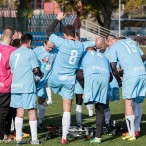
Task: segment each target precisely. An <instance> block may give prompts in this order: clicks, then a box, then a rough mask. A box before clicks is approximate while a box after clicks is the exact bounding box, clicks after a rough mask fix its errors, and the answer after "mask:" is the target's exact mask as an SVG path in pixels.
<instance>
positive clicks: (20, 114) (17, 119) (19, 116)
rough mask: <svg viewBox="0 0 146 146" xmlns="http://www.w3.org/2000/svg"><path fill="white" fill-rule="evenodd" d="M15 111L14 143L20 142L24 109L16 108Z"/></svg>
mask: <svg viewBox="0 0 146 146" xmlns="http://www.w3.org/2000/svg"><path fill="white" fill-rule="evenodd" d="M16 111H17V114H16V117H15V128H16V141H18V142H19V141H20V142H21V140H22V127H23V116H24V109H23V108H22V107H21V108H17V109H16Z"/></svg>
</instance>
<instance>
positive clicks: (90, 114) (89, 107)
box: [86, 104, 93, 117]
mask: <svg viewBox="0 0 146 146" xmlns="http://www.w3.org/2000/svg"><path fill="white" fill-rule="evenodd" d="M86 107H87V109H88V113H89V117H92V116H93V104H89V105H86Z"/></svg>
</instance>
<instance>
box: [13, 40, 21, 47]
mask: <svg viewBox="0 0 146 146" xmlns="http://www.w3.org/2000/svg"><path fill="white" fill-rule="evenodd" d="M11 46H13V47H15V48H19V47H20V46H21V44H20V39H14V40H13V41H12V44H11Z"/></svg>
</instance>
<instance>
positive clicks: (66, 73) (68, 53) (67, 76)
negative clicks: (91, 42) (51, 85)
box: [48, 34, 84, 84]
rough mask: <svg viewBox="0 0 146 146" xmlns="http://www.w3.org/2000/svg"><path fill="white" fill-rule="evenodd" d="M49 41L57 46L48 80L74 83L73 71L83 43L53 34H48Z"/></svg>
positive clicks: (82, 48) (76, 66)
mask: <svg viewBox="0 0 146 146" xmlns="http://www.w3.org/2000/svg"><path fill="white" fill-rule="evenodd" d="M49 41H50V42H51V43H53V44H54V45H55V46H56V47H57V48H58V54H57V56H56V59H55V62H54V65H53V70H52V73H51V76H50V78H49V80H54V82H55V83H58V84H75V78H76V77H75V71H76V69H77V68H78V63H79V60H80V58H81V55H82V53H83V50H84V46H83V43H82V42H79V41H73V40H66V39H63V38H61V37H58V36H57V35H55V34H52V35H51V36H50V39H49ZM49 80H48V81H49Z"/></svg>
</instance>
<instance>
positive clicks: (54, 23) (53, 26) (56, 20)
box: [46, 12, 65, 36]
mask: <svg viewBox="0 0 146 146" xmlns="http://www.w3.org/2000/svg"><path fill="white" fill-rule="evenodd" d="M64 17H65V14H64V13H62V12H60V13H58V15H57V19H55V21H54V22H53V23H52V24H51V25H50V26H49V27H48V29H47V30H46V34H47V35H48V36H50V35H51V34H53V32H54V31H55V27H56V26H57V24H58V23H59V22H60V21H61V20H62V19H63V18H64Z"/></svg>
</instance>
